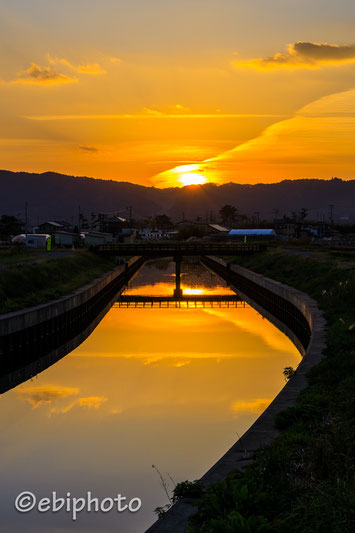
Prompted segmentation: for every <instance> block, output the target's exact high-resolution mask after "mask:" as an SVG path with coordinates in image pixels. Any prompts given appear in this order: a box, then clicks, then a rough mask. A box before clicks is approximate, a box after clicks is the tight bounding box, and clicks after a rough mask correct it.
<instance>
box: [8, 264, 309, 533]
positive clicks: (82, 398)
mask: <svg viewBox="0 0 355 533" xmlns="http://www.w3.org/2000/svg"><path fill="white" fill-rule="evenodd" d="M174 272H175V266H174V263H173V262H171V261H169V260H168V259H161V260H156V261H152V262H150V263H147V264H146V265H145V266H144V267H143V268H142V269H141V270H140V271H139V273H138V274H137V275H136V277H135V278H134V279H133V280H132V281H131V282H130V284H129V286H128V287H127V289H126V291H125V293H124V294H126V295H142V296H154V295H155V296H168V295H172V294H173V290H174V286H175V279H174ZM181 287H182V289H183V293H184V294H185V295H191V296H196V297H198V296H199V295H201V296H204V297H207V296H208V295H209V296H214V295H220V296H228V295H233V294H235V293H233V292H232V291H231V290H230V289H229V288H228V287H227V285H226V284H225V283H224V282H223V281H221V280H220V278H218V277H217V276H216V275H214V274H212V273H210V272H209V271H207V270H206V269H204V268H203V267H202V266H201V265H199V264H195V263H193V262H189V263H182V267H181ZM299 360H300V355H299V353H298V351H297V350H296V348H295V347H294V345H293V344H292V343H291V341H290V340H289V339H288V338H287V337H286V336H285V335H284V334H283V333H281V332H280V331H279V330H278V329H277V328H275V326H273V325H272V324H271V323H270V322H269V321H268V320H266V319H265V318H263V317H262V316H261V315H260V314H259V313H258V312H257V311H255V310H254V309H253V308H252V307H250V306H248V305H247V304H243V303H240V302H239V303H238V304H235V305H234V304H231V303H229V302H223V300H221V301H220V302H217V303H216V302H215V303H210V304H208V302H204V303H203V304H202V303H201V304H194V305H190V304H185V305H184V304H182V305H181V306H180V307H176V306H174V305H173V306H171V305H170V306H169V307H168V308H167V307H164V306H163V305H162V306H160V307H159V305H157V304H154V305H151V306H150V307H149V306H147V305H145V306H144V307H143V306H142V305H140V304H136V305H126V306H123V304H122V305H121V304H120V303H116V304H115V305H113V306H112V308H111V309H110V311H109V312H108V313H107V314H106V316H105V317H104V318H103V320H102V321H101V322H100V324H99V325H98V326H97V328H96V329H95V331H94V332H93V333H92V334H91V335H90V336H89V337H88V338H87V340H86V341H85V342H83V344H81V345H80V346H79V347H78V348H76V349H75V350H74V351H72V352H71V353H69V354H68V355H67V356H66V357H64V358H63V359H61V360H60V361H58V362H57V363H56V364H54V365H53V366H51V367H50V368H48V369H47V370H45V371H43V372H42V373H40V374H39V375H37V376H36V377H35V378H33V379H31V380H29V381H27V382H24V383H22V384H21V385H19V386H17V387H16V388H14V389H12V390H10V391H8V392H6V393H5V394H3V395H2V397H1V399H0V402H1V414H0V417H1V422H0V423H1V444H0V453H1V459H2V460H1V482H0V483H1V501H0V511H1V516H2V525H1V532H5V533H8V532H9V533H10V532H11V533H17V532H22V531H26V532H31V533H32V532H36V533H37V532H43V533H47V532H49V531H50V532H58V533H62V532H66V531H80V532H93V533H94V532H95V533H101V532H103V531H104V532H111V531H112V532H113V531H115V532H117V531H118V532H120V533H140V532H142V533H143V531H144V530H145V529H146V528H147V527H148V526H149V525H150V524H151V523H152V522H153V521H154V520H155V518H156V517H155V515H154V509H155V508H156V507H158V506H164V505H165V504H166V503H167V497H166V495H165V493H164V490H163V488H162V486H161V482H160V478H159V475H158V473H157V471H156V470H155V469H154V468H152V465H155V466H156V467H157V469H159V471H160V472H161V474H162V476H163V477H164V479H165V480H166V483H167V485H168V486H169V487H170V488H171V489H172V488H173V486H174V482H176V483H177V482H180V481H185V480H187V479H189V480H194V479H197V478H199V477H201V475H203V474H204V473H205V472H206V470H208V469H209V468H210V467H211V466H212V465H213V464H214V463H215V462H216V461H217V460H218V459H219V458H220V457H221V456H222V455H223V454H224V453H225V452H226V451H227V449H228V448H229V447H230V446H231V445H232V444H233V443H234V442H235V441H236V440H237V439H238V438H239V436H240V435H242V434H243V433H244V432H245V430H246V429H247V428H248V427H249V426H250V425H251V424H252V423H253V421H254V420H255V419H256V418H257V417H258V415H259V414H260V413H261V412H262V411H263V410H264V409H265V408H266V407H267V405H268V404H269V403H270V402H271V400H272V399H273V398H274V397H275V396H276V394H277V393H278V391H279V390H280V389H281V388H282V386H283V385H284V378H283V374H282V371H283V368H284V367H286V366H293V367H296V366H297V365H298V363H299ZM23 491H31V492H32V493H34V494H35V495H36V496H37V497H38V499H40V498H43V497H48V496H50V495H51V494H52V492H53V491H55V492H56V493H57V495H58V497H59V496H62V497H63V496H64V497H65V496H66V495H67V493H70V494H71V496H74V497H81V496H85V495H86V494H87V492H88V491H91V493H92V496H95V497H97V498H99V499H100V500H102V499H104V498H107V497H109V498H110V497H114V496H116V495H117V494H118V493H119V494H121V495H123V496H126V497H127V499H128V500H129V499H131V498H137V497H138V498H140V499H141V500H142V507H141V509H140V510H139V511H138V512H136V513H130V512H128V511H125V512H123V513H120V514H117V513H116V512H114V511H111V512H107V513H101V512H99V513H86V512H82V513H80V514H79V515H78V518H77V520H76V521H73V520H72V519H71V516H70V513H66V512H63V511H61V512H57V513H49V512H43V513H39V512H38V511H35V510H33V511H31V512H29V513H19V512H17V511H16V510H15V508H14V501H15V498H16V496H17V495H18V494H20V493H21V492H23Z"/></svg>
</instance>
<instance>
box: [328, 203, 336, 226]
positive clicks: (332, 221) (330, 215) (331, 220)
mask: <svg viewBox="0 0 355 533" xmlns="http://www.w3.org/2000/svg"><path fill="white" fill-rule="evenodd" d="M334 207H335V205H334V204H329V220H330V224H331V225H332V226H333V225H334V220H333V210H334Z"/></svg>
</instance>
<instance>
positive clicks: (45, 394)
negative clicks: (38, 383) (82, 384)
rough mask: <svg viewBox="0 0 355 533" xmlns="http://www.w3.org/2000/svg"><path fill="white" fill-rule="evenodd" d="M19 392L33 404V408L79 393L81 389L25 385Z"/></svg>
mask: <svg viewBox="0 0 355 533" xmlns="http://www.w3.org/2000/svg"><path fill="white" fill-rule="evenodd" d="M18 394H19V395H20V396H21V397H22V398H23V399H24V400H26V401H27V402H28V403H29V404H30V405H32V408H33V409H37V407H39V406H40V405H42V404H46V403H51V402H52V401H54V400H59V399H62V398H67V397H68V396H74V395H76V394H79V389H77V388H72V387H58V386H53V385H45V386H42V387H25V388H22V389H18Z"/></svg>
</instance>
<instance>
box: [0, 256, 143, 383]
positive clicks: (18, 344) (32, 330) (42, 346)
mask: <svg viewBox="0 0 355 533" xmlns="http://www.w3.org/2000/svg"><path fill="white" fill-rule="evenodd" d="M143 264H144V258H142V257H134V258H133V259H131V260H130V261H129V263H127V264H126V265H125V266H120V267H117V268H115V269H114V270H112V271H111V272H109V273H107V274H105V275H104V276H102V277H101V278H98V279H96V280H94V281H93V282H92V283H90V284H88V285H86V286H84V287H81V288H80V289H78V290H77V291H75V292H74V293H72V294H70V295H68V296H65V297H63V298H60V299H58V300H53V301H51V302H49V303H47V304H42V305H38V306H35V307H30V308H28V309H24V310H21V311H16V312H13V313H6V314H3V315H0V361H1V374H2V375H6V374H8V373H10V372H12V371H14V370H16V369H19V368H22V367H23V366H24V365H27V364H29V363H31V362H32V361H34V360H36V359H38V358H40V357H42V356H44V355H45V354H47V353H49V352H50V351H52V350H54V349H56V348H57V347H58V346H61V345H63V343H65V342H68V341H69V340H70V339H73V338H74V337H76V336H78V335H80V333H81V332H82V331H83V330H85V329H86V328H87V327H88V326H89V325H90V324H91V323H92V322H93V321H94V320H95V318H96V317H97V316H98V315H99V314H100V313H101V312H102V310H103V309H105V307H106V306H107V305H108V303H109V302H110V301H111V300H112V298H114V297H115V295H116V294H117V292H118V291H119V290H120V289H122V288H123V287H124V285H125V283H127V281H128V280H129V279H130V278H131V277H132V276H133V275H134V274H135V273H136V272H137V271H138V270H139V269H140V267H141V266H142V265H143Z"/></svg>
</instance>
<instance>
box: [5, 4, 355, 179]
mask: <svg viewBox="0 0 355 533" xmlns="http://www.w3.org/2000/svg"><path fill="white" fill-rule="evenodd" d="M354 20H355V3H354V2H353V0H338V2H334V1H333V0H332V1H330V0H313V1H311V2H310V1H309V0H307V1H305V0H297V1H295V0H270V1H265V0H218V1H217V0H179V1H177V0H100V1H98V0H75V1H73V0H61V1H59V0H52V1H50V2H48V0H31V1H30V2H29V1H28V0H12V1H11V2H9V1H6V0H0V43H1V46H0V115H1V121H0V168H2V169H8V170H25V171H30V172H44V171H48V170H52V171H56V172H62V173H66V174H74V175H87V176H92V177H96V178H106V179H114V180H118V181H131V182H134V183H140V184H143V185H155V186H159V187H161V186H181V185H184V184H189V183H203V182H205V181H215V182H217V183H224V182H229V181H235V182H239V183H258V182H274V181H280V180H282V179H285V178H307V177H318V178H331V177H332V176H338V177H339V178H343V179H349V178H355V165H354V163H355V150H354V144H355V36H354Z"/></svg>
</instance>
